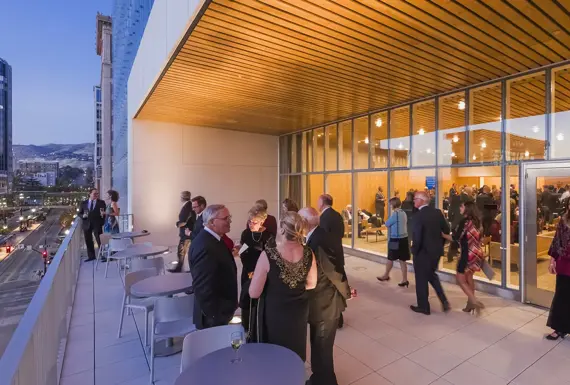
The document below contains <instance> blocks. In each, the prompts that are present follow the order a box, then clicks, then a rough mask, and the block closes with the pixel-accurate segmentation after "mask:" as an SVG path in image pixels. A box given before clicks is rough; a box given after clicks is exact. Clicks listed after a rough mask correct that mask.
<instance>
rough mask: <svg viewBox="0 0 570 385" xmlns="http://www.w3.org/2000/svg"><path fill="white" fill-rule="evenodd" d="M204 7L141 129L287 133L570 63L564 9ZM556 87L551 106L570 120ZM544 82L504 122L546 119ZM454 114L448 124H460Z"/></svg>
mask: <svg viewBox="0 0 570 385" xmlns="http://www.w3.org/2000/svg"><path fill="white" fill-rule="evenodd" d="M204 6H205V7H207V9H206V11H205V12H204V14H203V15H202V17H201V19H200V20H199V21H198V22H197V24H196V26H195V28H194V29H193V31H192V33H191V34H190V35H189V37H188V39H187V40H186V41H184V42H182V46H181V49H180V51H179V52H178V53H177V54H176V57H175V58H173V60H172V62H171V63H170V65H169V66H168V67H167V68H166V69H165V71H164V73H163V76H162V77H161V78H160V80H159V81H158V83H157V84H156V86H155V88H154V89H153V90H152V92H151V93H150V95H149V97H148V98H147V100H146V102H145V103H144V105H143V106H142V107H141V109H140V110H139V112H138V115H137V117H138V118H142V119H153V120H161V121H169V122H179V123H183V124H188V125H198V126H209V127H220V128H226V129H233V130H240V131H250V132H261V133H268V134H283V133H287V132H292V131H296V130H299V129H302V128H307V127H312V126H316V125H320V124H324V123H326V122H331V121H335V120H338V119H342V118H345V117H350V116H353V115H356V114H361V113H365V112H368V111H371V110H376V109H380V108H384V107H387V106H391V105H397V104H401V103H403V102H406V101H411V100H415V99H419V98H422V97H427V96H430V95H435V94H438V93H441V92H445V91H449V90H452V89H456V88H461V87H465V86H469V85H473V84H477V83H480V82H483V81H488V80H492V79H496V78H498V77H502V76H505V75H509V74H516V73H519V72H522V71H526V70H529V69H533V68H538V67H541V66H544V65H548V64H551V63H557V62H560V61H563V60H566V59H570V0H540V1H537V0H408V1H403V0H382V1H378V0H235V1H231V0H212V1H206V2H205V4H204ZM560 79H561V81H563V84H564V87H565V88H564V89H561V90H559V91H558V89H557V94H556V97H557V98H558V99H560V101H558V102H557V103H558V107H559V108H564V107H568V108H569V109H570V77H569V76H568V74H565V75H560ZM544 80H545V79H544V76H539V77H531V78H529V79H528V80H527V81H521V82H520V83H517V84H516V85H513V89H512V92H511V100H512V103H513V105H512V107H511V113H510V116H511V117H518V116H529V115H535V114H543V113H544V87H545V84H544ZM481 92H482V93H485V91H481ZM500 92H501V90H500V87H495V88H492V87H491V88H489V89H487V91H486V95H484V96H483V95H482V96H481V97H480V98H479V99H480V101H479V105H477V106H475V107H474V108H475V109H477V110H479V112H478V114H477V116H478V118H477V119H480V120H486V119H491V117H493V119H496V118H497V117H498V116H499V115H500V95H501V94H500ZM475 98H477V96H475ZM457 102H458V101H456V102H455V103H457ZM451 105H452V103H451V102H450V107H448V110H449V111H448V112H449V113H450V114H451V115H450V116H449V117H448V118H446V119H447V120H448V122H447V123H446V125H448V124H450V125H453V124H455V123H453V122H455V121H460V120H461V118H460V116H458V114H457V113H456V112H451V110H452V107H451ZM558 107H557V108H558ZM486 109H487V110H486ZM485 110H486V111H485ZM497 110H498V111H497ZM444 114H445V111H444ZM396 119H399V120H402V124H403V123H404V121H403V120H405V119H408V118H407V117H403V116H402V117H396ZM440 120H441V119H440ZM487 121H488V120H487ZM430 122H433V119H431V118H429V117H428V118H427V120H426V122H425V124H426V125H427V124H432V125H433V123H430ZM398 124H399V123H398ZM460 124H461V123H460ZM414 126H416V125H415V124H414ZM426 130H427V128H426Z"/></svg>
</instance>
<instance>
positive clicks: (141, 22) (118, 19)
mask: <svg viewBox="0 0 570 385" xmlns="http://www.w3.org/2000/svg"><path fill="white" fill-rule="evenodd" d="M153 3H154V0H115V1H114V2H113V15H112V18H113V55H112V62H113V94H112V99H113V102H112V105H113V134H112V136H113V165H112V174H113V177H112V183H111V184H112V186H113V189H115V190H117V191H118V192H119V195H120V197H121V198H120V199H121V207H127V205H128V194H127V191H128V190H129V185H128V172H129V168H128V164H127V162H128V148H129V147H128V113H127V82H128V79H129V75H130V73H131V68H132V66H133V62H134V60H135V56H136V55H137V51H138V48H139V44H140V41H141V39H142V36H143V33H144V31H145V27H146V24H147V20H148V18H149V15H150V12H151V9H152V7H153ZM173 9H175V7H174V8H173Z"/></svg>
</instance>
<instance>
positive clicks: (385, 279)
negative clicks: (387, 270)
mask: <svg viewBox="0 0 570 385" xmlns="http://www.w3.org/2000/svg"><path fill="white" fill-rule="evenodd" d="M376 279H377V280H379V281H380V282H386V281H389V280H390V277H389V276H388V277H376Z"/></svg>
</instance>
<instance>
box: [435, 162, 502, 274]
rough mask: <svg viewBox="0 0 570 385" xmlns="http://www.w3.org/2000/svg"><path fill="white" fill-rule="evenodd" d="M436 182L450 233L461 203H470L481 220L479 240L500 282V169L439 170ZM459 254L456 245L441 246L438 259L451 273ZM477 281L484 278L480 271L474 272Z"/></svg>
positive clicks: (454, 269)
mask: <svg viewBox="0 0 570 385" xmlns="http://www.w3.org/2000/svg"><path fill="white" fill-rule="evenodd" d="M438 174H439V175H438V183H439V188H440V192H443V194H441V196H442V201H441V203H440V207H441V208H442V209H443V212H444V215H445V216H446V217H447V220H448V221H449V224H450V227H451V231H452V232H453V231H454V230H455V232H457V225H458V224H459V222H460V221H461V212H460V207H461V204H462V203H463V202H467V201H471V202H474V203H475V205H476V207H477V209H478V212H479V216H480V219H481V226H482V228H483V235H484V236H486V237H489V238H485V239H483V238H482V239H483V243H484V247H483V252H484V253H485V255H486V257H487V260H488V261H490V263H491V266H492V267H493V268H494V269H495V270H496V271H495V272H496V275H495V280H496V281H497V282H499V283H500V280H501V222H500V220H501V217H500V215H499V214H500V204H501V167H500V166H482V167H456V168H440V169H439V172H438ZM459 255H460V251H459V250H458V248H457V244H450V243H449V242H448V243H446V245H445V256H444V258H443V259H442V260H443V262H442V263H443V265H442V268H443V269H444V270H447V271H450V272H453V273H455V272H456V266H457V260H458V258H459ZM476 277H477V278H482V279H486V278H485V275H484V274H483V272H477V273H476Z"/></svg>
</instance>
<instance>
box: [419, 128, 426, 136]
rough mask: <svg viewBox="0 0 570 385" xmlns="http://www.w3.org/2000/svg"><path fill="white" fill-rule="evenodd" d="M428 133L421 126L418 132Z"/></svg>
mask: <svg viewBox="0 0 570 385" xmlns="http://www.w3.org/2000/svg"><path fill="white" fill-rule="evenodd" d="M425 133H426V130H424V129H423V128H420V129H419V131H418V134H420V135H423V134H425Z"/></svg>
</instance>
